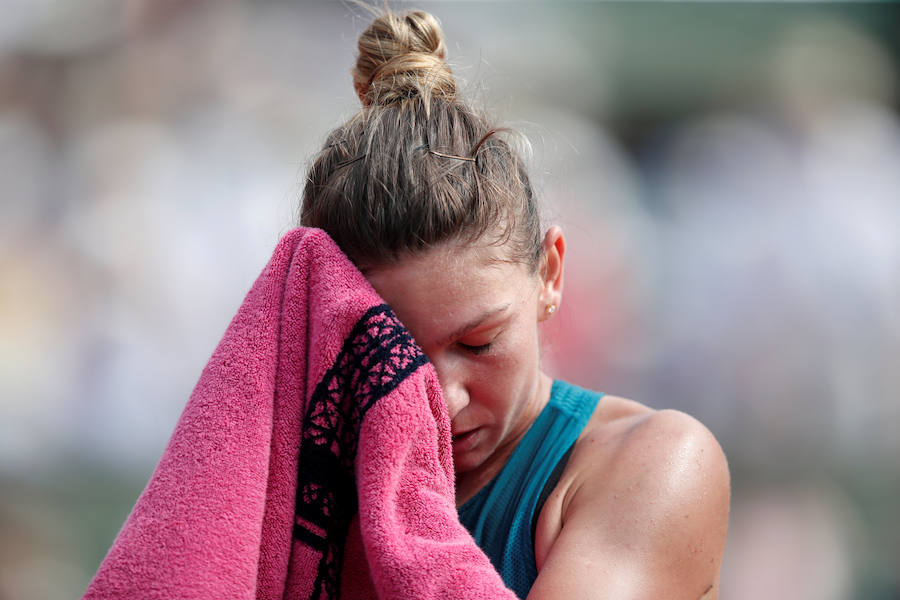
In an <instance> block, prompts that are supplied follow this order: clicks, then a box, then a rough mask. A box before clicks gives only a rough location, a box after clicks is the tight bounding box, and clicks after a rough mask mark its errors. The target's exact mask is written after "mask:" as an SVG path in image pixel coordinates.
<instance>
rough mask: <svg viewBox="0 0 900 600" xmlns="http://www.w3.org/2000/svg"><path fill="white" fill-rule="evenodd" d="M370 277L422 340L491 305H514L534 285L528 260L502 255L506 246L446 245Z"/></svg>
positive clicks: (432, 338)
mask: <svg viewBox="0 0 900 600" xmlns="http://www.w3.org/2000/svg"><path fill="white" fill-rule="evenodd" d="M366 277H367V278H368V279H369V282H370V283H371V284H372V287H374V288H375V291H377V292H378V293H379V295H380V296H381V297H382V298H384V300H385V301H386V302H387V303H388V304H390V305H391V307H392V308H393V309H394V311H395V312H396V313H397V316H399V317H400V320H401V321H403V323H404V324H405V325H406V327H407V328H409V330H410V331H411V332H412V334H413V336H414V337H415V338H416V339H417V340H418V341H419V342H420V343H422V344H428V343H429V342H434V341H436V340H438V339H441V338H442V337H443V336H446V335H447V333H448V332H449V331H452V330H453V329H454V328H455V327H458V326H459V325H460V324H462V323H467V322H469V321H471V320H472V319H474V318H476V317H477V316H478V315H480V314H483V313H484V312H486V311H488V310H491V309H494V308H498V307H501V306H503V305H505V304H509V305H511V306H512V307H513V308H515V306H517V305H518V304H519V303H521V302H522V301H523V300H524V298H525V297H527V296H528V292H529V291H530V290H531V288H532V287H533V286H534V284H535V281H534V277H533V276H532V275H530V274H529V271H528V269H527V268H526V267H525V265H523V264H521V263H518V262H511V261H509V260H505V259H504V254H503V252H502V248H499V247H497V246H492V245H479V244H468V245H462V244H443V245H441V246H438V247H436V248H433V249H431V250H428V251H427V252H424V253H421V254H418V255H415V256H410V257H407V258H405V259H402V260H400V261H399V262H397V263H393V264H390V265H384V266H380V267H376V268H374V269H371V270H369V271H368V272H367V273H366Z"/></svg>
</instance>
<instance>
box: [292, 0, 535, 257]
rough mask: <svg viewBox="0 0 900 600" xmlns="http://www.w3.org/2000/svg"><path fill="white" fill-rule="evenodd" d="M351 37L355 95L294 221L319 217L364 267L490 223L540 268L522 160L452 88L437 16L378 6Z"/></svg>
mask: <svg viewBox="0 0 900 600" xmlns="http://www.w3.org/2000/svg"><path fill="white" fill-rule="evenodd" d="M358 48H359V55H358V58H357V61H356V66H355V67H354V69H353V70H352V75H353V85H354V88H355V89H356V93H357V95H358V96H359V99H360V101H361V102H362V105H363V106H362V109H361V110H360V112H359V113H358V114H356V115H355V116H354V117H352V118H351V119H350V120H349V121H347V122H346V123H345V124H344V125H342V126H340V127H338V128H336V129H335V130H333V131H332V132H331V133H330V134H329V135H328V138H327V140H326V143H325V145H324V147H323V148H322V150H321V151H320V152H319V154H318V155H317V156H316V158H315V159H314V161H313V164H312V166H311V168H310V171H309V176H308V178H307V182H306V186H305V188H304V191H303V199H302V204H301V213H300V222H301V224H302V225H306V226H311V227H319V228H321V229H324V230H325V231H326V232H327V233H328V234H329V235H330V236H331V237H332V238H333V239H334V240H335V241H336V242H337V244H338V245H339V246H340V247H341V249H343V250H344V252H345V253H346V254H347V255H348V256H349V257H350V258H351V259H352V260H353V261H354V262H355V263H356V264H357V265H358V266H360V267H362V268H365V267H369V266H375V265H379V264H385V263H390V262H394V261H396V260H400V259H402V258H403V257H404V256H407V255H410V254H412V253H417V252H421V251H424V250H427V249H429V248H432V247H434V246H436V245H439V244H441V243H445V242H447V241H451V240H453V241H461V242H471V241H476V240H479V239H482V238H485V236H486V234H490V235H492V236H493V237H492V238H491V241H492V242H493V243H498V244H503V245H504V248H505V249H506V250H508V252H507V254H508V256H509V258H510V260H518V261H522V262H526V263H528V264H529V266H530V267H531V268H533V269H535V268H537V265H538V262H539V259H540V257H541V252H542V250H541V232H540V220H539V217H538V209H537V205H536V200H535V197H534V194H533V192H532V189H531V185H530V183H529V181H528V176H527V174H526V171H525V166H524V164H523V162H522V160H521V159H520V157H519V156H518V154H517V153H516V152H515V151H514V150H513V148H512V147H511V146H510V144H509V143H507V142H506V141H505V140H504V139H502V137H501V136H499V135H497V134H498V133H500V132H501V131H505V130H503V129H501V128H498V127H495V126H493V125H491V124H490V123H489V121H488V120H487V119H486V118H484V117H483V116H481V115H479V114H478V113H476V112H475V111H474V110H472V109H471V108H470V107H469V106H467V105H466V104H465V103H463V102H462V101H461V100H459V99H458V96H457V89H456V82H455V80H454V78H453V74H452V72H451V70H450V67H449V65H448V64H447V62H446V45H445V43H444V34H443V31H442V30H441V27H440V24H439V23H438V21H437V19H436V18H435V17H433V16H432V15H430V14H429V13H426V12H423V11H412V12H409V13H406V14H404V15H396V14H394V13H391V12H389V11H386V12H385V13H384V14H381V15H379V16H378V17H376V18H375V20H374V21H373V22H372V24H371V25H370V26H369V27H368V28H367V29H366V30H365V31H364V32H363V33H362V34H361V35H360V37H359V43H358Z"/></svg>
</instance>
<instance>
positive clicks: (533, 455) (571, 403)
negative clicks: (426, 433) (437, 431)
mask: <svg viewBox="0 0 900 600" xmlns="http://www.w3.org/2000/svg"><path fill="white" fill-rule="evenodd" d="M602 396H603V394H602V393H600V392H592V391H590V390H586V389H583V388H580V387H578V386H575V385H572V384H569V383H566V382H564V381H560V380H556V381H554V382H553V387H552V388H551V392H550V400H549V402H548V403H547V405H546V406H545V407H544V409H543V410H542V411H541V414H540V415H538V417H537V419H535V421H534V423H533V424H532V425H531V427H530V428H529V430H528V431H527V432H526V434H525V436H524V437H523V438H522V440H521V441H520V442H519V444H518V445H517V446H516V449H515V450H513V453H512V455H511V456H510V457H509V460H507V463H506V465H504V467H503V469H502V470H501V471H500V473H498V474H497V476H496V477H494V479H492V480H491V481H490V482H489V483H488V484H487V485H486V486H485V487H484V488H482V489H481V490H480V491H479V492H478V493H477V494H476V495H475V496H474V497H472V498H471V499H470V500H469V501H467V502H466V503H465V504H463V505H462V506H461V507H460V508H459V516H460V520H461V521H462V523H463V525H465V526H466V528H468V529H469V531H470V532H471V533H472V535H473V537H474V538H475V541H476V542H478V545H479V546H480V547H481V548H482V549H483V550H484V551H485V553H486V554H487V555H488V556H489V557H490V559H491V562H492V563H493V564H494V566H495V567H496V568H497V570H498V572H499V573H500V575H501V576H502V577H503V580H504V582H505V583H506V585H507V586H508V587H509V588H510V589H512V590H513V591H514V592H516V593H517V594H518V595H519V596H520V597H521V598H524V597H525V596H527V595H528V590H529V589H530V588H531V585H532V584H533V583H534V580H535V578H536V577H537V566H536V564H535V559H534V541H533V533H532V523H533V519H534V514H535V509H536V507H537V505H538V503H539V500H540V496H541V492H542V491H543V490H544V488H545V485H546V484H547V480H548V478H550V477H551V475H552V474H553V472H554V471H556V472H557V473H559V472H560V470H561V469H557V467H558V466H559V464H560V461H561V459H563V458H564V457H565V456H567V453H568V452H569V451H570V449H571V448H572V445H573V444H574V443H575V441H576V440H577V439H578V435H579V434H580V433H581V431H582V429H584V427H585V425H586V424H587V422H588V421H589V420H590V418H591V415H592V414H593V412H594V408H595V407H596V406H597V402H599V400H600V398H601V397H602Z"/></svg>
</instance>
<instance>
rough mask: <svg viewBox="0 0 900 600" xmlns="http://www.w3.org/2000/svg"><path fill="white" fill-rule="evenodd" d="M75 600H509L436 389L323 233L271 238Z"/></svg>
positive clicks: (413, 349) (392, 319)
mask: <svg viewBox="0 0 900 600" xmlns="http://www.w3.org/2000/svg"><path fill="white" fill-rule="evenodd" d="M84 597H85V598H88V599H91V600H93V599H105V598H160V599H162V598H165V599H170V598H198V599H201V598H202V599H204V600H206V599H210V598H228V599H251V598H259V599H272V600H275V599H278V600H282V599H294V598H338V597H340V598H374V597H378V598H403V599H412V598H442V599H443V598H460V599H463V598H465V599H471V598H492V599H494V598H509V599H512V598H515V595H514V594H513V593H512V592H511V591H509V590H508V589H506V588H505V587H504V586H503V582H502V581H501V579H500V577H499V575H498V574H497V573H496V571H494V569H493V567H492V566H491V564H490V562H489V560H488V558H487V557H486V556H485V554H484V553H483V552H482V551H481V550H480V549H479V548H478V546H477V545H476V544H475V542H474V540H473V539H472V537H471V536H470V535H469V533H468V532H467V531H466V530H465V528H463V526H462V525H461V524H460V523H459V521H458V518H457V514H456V507H455V501H454V479H453V464H452V453H451V448H450V422H449V419H448V416H447V409H446V406H445V405H444V403H443V400H442V398H441V394H440V387H439V386H438V382H437V378H436V376H435V373H434V370H433V369H432V367H431V365H430V364H429V363H428V362H427V359H426V358H425V356H424V354H423V353H422V351H421V350H420V349H419V348H418V346H417V345H416V344H415V342H414V341H413V339H412V338H411V337H410V335H409V334H408V332H407V331H406V330H405V329H404V328H403V326H402V325H401V323H400V322H399V321H398V320H397V318H396V316H394V314H393V313H392V312H391V311H390V309H389V308H388V307H387V306H386V305H385V304H383V301H382V300H381V299H380V298H379V297H378V295H377V294H376V293H375V292H374V290H373V289H372V288H371V286H370V285H369V284H368V282H367V281H366V279H365V278H364V277H363V276H362V274H361V273H359V271H358V270H357V269H356V268H355V267H354V266H353V264H352V263H350V262H349V260H348V259H347V258H346V256H344V255H343V253H342V252H341V251H340V250H339V249H338V247H337V246H336V245H335V244H334V242H333V241H332V240H331V239H330V238H329V237H328V236H327V235H326V234H325V233H324V232H322V231H320V230H316V229H303V228H300V229H296V230H293V231H291V232H289V233H288V234H287V235H285V236H284V238H282V240H281V242H280V243H279V244H278V247H277V248H276V249H275V253H274V255H273V256H272V259H271V260H270V262H269V264H268V266H267V267H266V269H265V270H264V271H263V273H262V274H261V275H260V277H259V278H258V279H257V280H256V282H255V284H254V285H253V287H252V288H251V290H250V292H249V293H248V294H247V297H246V298H245V299H244V302H243V304H242V305H241V307H240V309H239V310H238V313H237V315H236V316H235V317H234V319H233V320H232V322H231V324H230V326H229V327H228V330H227V331H226V333H225V336H224V338H223V339H222V341H221V342H220V344H219V346H218V348H217V349H216V351H215V352H214V353H213V355H212V358H211V359H210V361H209V363H208V364H207V365H206V368H205V369H204V371H203V373H202V375H201V377H200V380H199V382H198V383H197V386H196V388H195V389H194V392H193V393H192V394H191V397H190V399H189V401H188V403H187V406H186V407H185V409H184V412H183V413H182V415H181V418H180V419H179V421H178V424H177V426H176V427H175V431H174V433H173V434H172V438H171V439H170V441H169V444H168V446H167V448H166V450H165V452H164V453H163V456H162V458H161V459H160V462H159V464H158V465H157V467H156V470H155V472H154V473H153V476H152V478H151V479H150V482H149V483H148V484H147V487H146V489H145V490H144V491H143V493H142V494H141V496H140V498H139V499H138V501H137V504H136V505H135V507H134V509H133V510H132V512H131V515H130V516H129V517H128V519H127V520H126V522H125V524H124V525H123V527H122V530H121V531H120V532H119V535H118V537H117V538H116V540H115V542H114V543H113V546H112V548H111V549H110V551H109V553H108V554H107V556H106V558H105V559H104V561H103V563H102V564H101V565H100V568H99V570H98V572H97V574H96V575H95V577H94V579H93V581H92V582H91V584H90V586H89V587H88V589H87V591H86V593H85V596H84Z"/></svg>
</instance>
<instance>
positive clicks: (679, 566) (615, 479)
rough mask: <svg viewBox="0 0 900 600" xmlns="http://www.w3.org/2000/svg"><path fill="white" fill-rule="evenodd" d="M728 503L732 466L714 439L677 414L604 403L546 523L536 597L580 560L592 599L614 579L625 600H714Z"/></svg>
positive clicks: (539, 536)
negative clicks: (632, 599) (570, 563)
mask: <svg viewBox="0 0 900 600" xmlns="http://www.w3.org/2000/svg"><path fill="white" fill-rule="evenodd" d="M729 502H730V477H729V472H728V464H727V461H726V459H725V454H724V453H723V451H722V448H721V447H720V445H719V443H718V442H717V440H716V439H715V437H714V436H713V434H712V433H711V432H710V431H709V429H707V428H706V427H705V426H704V425H703V424H702V423H700V422H699V421H698V420H697V419H695V418H693V417H691V416H690V415H687V414H685V413H683V412H680V411H675V410H654V409H651V408H649V407H647V406H644V405H642V404H640V403H638V402H634V401H632V400H627V399H625V398H619V397H614V396H606V397H604V398H603V400H602V401H601V402H600V403H599V404H598V406H597V409H596V410H595V412H594V415H593V416H592V418H591V421H590V422H589V423H588V426H587V427H586V428H585V430H584V431H583V432H582V435H581V436H580V437H579V439H578V442H577V443H576V446H575V450H574V452H573V454H572V458H571V461H570V463H569V465H568V466H567V468H566V470H565V472H564V474H563V477H562V478H561V479H560V484H559V485H558V486H557V488H556V490H555V491H554V493H553V494H552V495H551V498H550V499H549V500H548V502H547V504H546V505H545V511H542V514H541V515H540V518H539V523H538V527H539V531H538V532H536V535H535V554H536V558H537V559H538V569H539V577H538V581H537V582H536V584H535V585H536V587H535V590H536V596H535V597H541V595H540V594H541V592H540V590H541V589H542V587H543V589H552V588H553V585H554V583H553V582H554V580H555V579H556V577H555V575H554V573H556V572H559V573H563V572H565V571H567V570H570V568H568V567H565V566H562V565H564V564H565V562H566V561H568V560H575V561H576V562H578V560H579V559H575V557H576V556H577V555H579V554H581V555H582V556H583V557H589V558H584V560H588V561H589V562H590V563H591V565H592V567H591V568H592V569H593V570H592V571H591V572H593V573H595V574H594V575H592V576H590V577H587V578H586V579H588V580H589V581H586V582H585V585H586V586H587V588H586V589H590V586H596V585H599V584H601V583H602V582H603V581H601V580H603V578H604V577H607V579H608V583H609V585H612V586H613V588H615V589H619V590H620V591H621V594H622V597H645V596H646V597H653V595H654V594H655V593H656V592H662V594H661V595H657V596H656V597H663V596H665V597H685V598H694V599H697V598H700V597H701V595H703V594H706V593H707V592H709V595H708V596H705V597H706V598H715V597H716V594H717V592H718V589H717V588H718V573H719V569H720V567H721V559H722V553H723V551H724V545H725V534H726V530H727V526H728V507H729ZM545 512H546V514H545ZM585 566H586V565H582V567H585ZM545 570H548V571H547V576H546V577H544V580H545V582H544V583H541V578H542V577H543V576H544V574H545V573H544V572H545ZM562 577H565V575H562ZM598 578H599V579H598ZM570 581H571V580H570ZM539 584H541V585H540V586H539ZM672 586H679V587H683V589H684V590H685V592H684V595H683V596H681V595H673V594H672V592H671V590H672ZM613 588H609V589H610V590H612V589H613ZM710 588H711V589H710ZM594 589H595V590H596V589H597V588H596V587H594ZM608 597H610V598H614V597H619V596H618V595H617V594H615V593H612V592H610V595H609V596H608Z"/></svg>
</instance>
